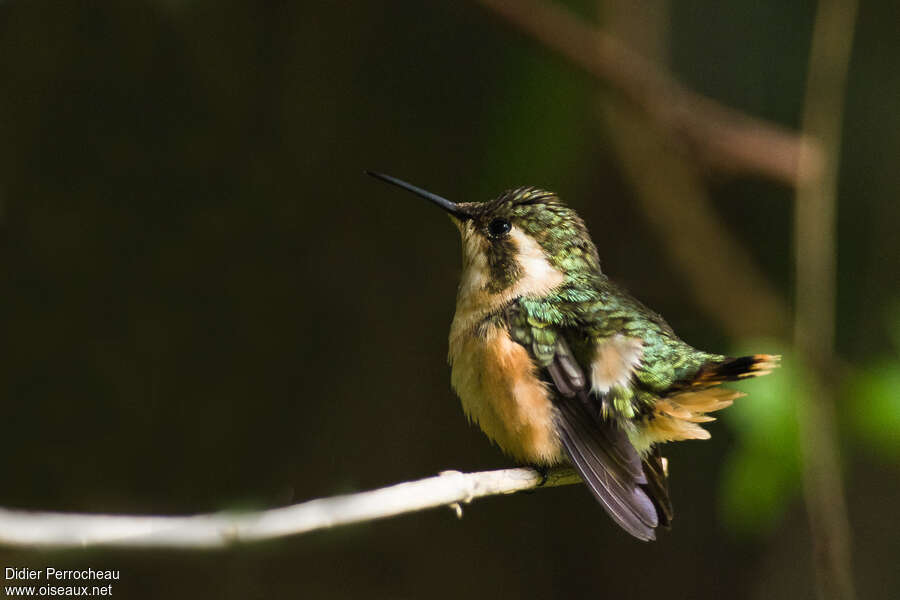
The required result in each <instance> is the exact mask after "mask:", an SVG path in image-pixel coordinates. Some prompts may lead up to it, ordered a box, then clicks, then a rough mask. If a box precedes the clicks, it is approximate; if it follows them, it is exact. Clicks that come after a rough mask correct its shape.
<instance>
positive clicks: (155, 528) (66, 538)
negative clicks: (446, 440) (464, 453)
mask: <svg viewBox="0 0 900 600" xmlns="http://www.w3.org/2000/svg"><path fill="white" fill-rule="evenodd" d="M580 481H581V479H580V478H579V477H578V475H577V473H575V471H574V470H572V469H570V468H557V469H553V470H552V471H550V472H549V473H548V474H547V479H546V481H545V482H544V483H543V485H541V475H540V474H539V473H538V472H537V471H535V470H534V469H527V468H520V469H503V470H499V471H484V472H481V473H461V472H459V471H444V472H443V473H441V474H440V475H438V476H436V477H429V478H427V479H420V480H418V481H410V482H406V483H400V484H397V485H392V486H390V487H385V488H380V489H377V490H372V491H368V492H359V493H356V494H348V495H345V496H334V497H331V498H320V499H317V500H310V501H308V502H303V503H301V504H294V505H291V506H285V507H283V508H273V509H270V510H263V511H258V512H242V513H208V514H200V515H192V516H186V517H175V516H131V515H92V514H76V513H56V512H31V511H22V510H9V509H0V545H6V546H25V547H30V548H43V547H55V548H67V547H70V548H71V547H75V548H83V547H88V546H115V547H120V548H148V547H153V548H222V547H226V546H231V545H235V544H240V543H246V542H257V541H261V540H271V539H275V538H281V537H285V536H289V535H298V534H301V533H308V532H310V531H316V530H320V529H328V528H331V527H338V526H341V525H349V524H351V523H361V522H363V521H374V520H376V519H384V518H386V517H393V516H396V515H401V514H405V513H411V512H416V511H420V510H425V509H427V508H435V507H438V506H449V507H451V508H453V509H454V510H455V511H456V513H457V515H458V516H462V508H461V506H460V504H467V503H469V502H472V501H473V500H475V499H476V498H484V497H485V496H497V495H501V494H513V493H515V492H521V491H523V490H530V489H535V488H538V487H542V488H543V487H555V486H560V485H569V484H573V483H579V482H580Z"/></svg>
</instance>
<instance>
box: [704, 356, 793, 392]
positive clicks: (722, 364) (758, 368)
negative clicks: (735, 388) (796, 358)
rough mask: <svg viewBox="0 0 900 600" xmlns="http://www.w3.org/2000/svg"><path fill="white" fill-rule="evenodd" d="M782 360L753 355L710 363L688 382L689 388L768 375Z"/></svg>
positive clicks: (775, 357) (777, 357)
mask: <svg viewBox="0 0 900 600" xmlns="http://www.w3.org/2000/svg"><path fill="white" fill-rule="evenodd" d="M780 360H781V357H780V356H777V355H775V354H752V355H750V356H741V357H738V358H726V359H725V360H722V361H717V362H710V363H707V364H706V365H704V366H703V367H701V368H700V370H699V371H698V372H697V375H696V376H695V377H694V378H693V379H692V380H691V381H689V382H688V387H691V388H695V389H696V388H705V387H710V386H713V385H718V384H720V383H722V382H724V381H737V380H739V379H747V378H748V377H761V376H763V375H768V374H769V373H771V372H772V369H774V368H775V367H777V366H778V361H780Z"/></svg>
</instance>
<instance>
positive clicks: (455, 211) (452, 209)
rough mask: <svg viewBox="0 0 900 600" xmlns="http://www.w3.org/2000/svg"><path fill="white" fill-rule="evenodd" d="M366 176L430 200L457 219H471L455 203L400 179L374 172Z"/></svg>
mask: <svg viewBox="0 0 900 600" xmlns="http://www.w3.org/2000/svg"><path fill="white" fill-rule="evenodd" d="M366 175H371V176H372V177H374V178H375V179H380V180H382V181H386V182H388V183H390V184H391V185H396V186H397V187H399V188H403V189H404V190H406V191H408V192H412V193H413V194H415V195H416V196H420V197H422V198H425V199H426V200H431V201H432V202H434V203H435V204H437V205H438V206H440V207H441V208H443V209H444V210H446V211H447V212H448V213H450V214H451V215H453V216H454V217H456V218H457V219H468V218H470V217H471V215H470V214H469V213H467V212H466V211H465V210H464V209H463V208H462V207H461V206H459V205H458V204H456V203H455V202H451V201H450V200H447V199H446V198H443V197H441V196H438V195H437V194H432V193H431V192H428V191H426V190H423V189H422V188H420V187H416V186H414V185H412V184H411V183H406V182H405V181H403V180H402V179H397V178H396V177H391V176H390V175H385V174H384V173H376V172H375V171H366Z"/></svg>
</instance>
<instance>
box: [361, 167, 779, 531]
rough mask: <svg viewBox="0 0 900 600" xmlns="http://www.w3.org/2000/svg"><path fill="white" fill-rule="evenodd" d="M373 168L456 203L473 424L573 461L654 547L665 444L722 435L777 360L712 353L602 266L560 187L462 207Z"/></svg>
mask: <svg viewBox="0 0 900 600" xmlns="http://www.w3.org/2000/svg"><path fill="white" fill-rule="evenodd" d="M367 173H368V174H369V175H371V176H373V177H375V178H377V179H380V180H382V181H385V182H387V183H390V184H393V185H395V186H398V187H400V188H403V189H404V190H407V191H409V192H412V193H413V194H416V195H418V196H420V197H422V198H424V199H426V200H430V201H431V202H433V203H434V204H436V205H438V206H439V207H441V208H442V209H444V211H446V212H447V213H448V214H449V216H450V219H451V221H452V222H453V223H454V225H456V227H457V229H458V230H459V233H460V237H461V239H462V263H463V266H462V274H461V280H460V283H459V288H458V292H457V297H456V312H455V315H454V317H453V322H452V324H451V326H450V337H449V353H448V360H449V363H450V367H451V376H450V381H451V384H452V387H453V389H454V390H455V392H456V393H457V395H458V396H459V398H460V400H461V403H462V407H463V410H464V412H465V413H466V415H467V416H468V418H469V420H470V421H474V422H475V423H476V424H477V425H478V426H479V427H480V428H481V430H482V431H483V432H484V433H485V434H486V435H487V437H488V438H490V440H491V441H493V442H494V443H495V444H496V445H497V446H499V447H500V449H501V450H503V451H504V452H505V453H506V454H508V455H509V456H510V457H512V458H513V459H514V460H516V461H518V462H519V463H522V464H527V465H533V466H535V467H536V468H538V469H539V470H541V472H543V473H545V474H546V471H547V469H548V468H549V467H551V466H554V465H557V464H561V463H566V462H567V461H568V462H569V463H571V465H572V466H573V467H574V468H575V469H576V470H577V472H578V473H579V474H580V475H581V478H582V480H583V481H584V482H585V484H586V485H587V487H588V489H590V491H591V493H592V494H593V495H594V497H595V498H596V499H597V500H598V501H599V503H600V504H601V506H602V507H603V508H604V509H605V510H606V512H607V513H608V514H609V516H610V517H611V518H612V519H613V521H615V522H616V523H617V524H618V525H619V526H621V527H622V528H623V529H624V530H625V531H627V532H628V533H629V534H631V535H632V536H634V537H635V538H637V539H639V540H643V541H650V540H654V539H656V529H657V528H658V527H663V528H666V529H668V528H669V527H670V525H671V522H672V517H673V511H672V502H671V500H670V497H669V485H668V462H667V460H666V459H665V458H664V457H663V456H662V454H661V453H660V448H659V447H660V445H661V444H663V443H665V442H672V441H680V440H692V439H708V438H709V437H710V434H709V432H708V431H707V430H705V429H704V428H703V427H702V426H701V425H700V423H704V422H708V421H713V420H714V418H713V417H711V416H710V415H709V414H708V413H711V412H715V411H717V410H720V409H722V408H725V407H727V406H729V405H731V404H732V402H733V401H734V400H735V399H736V398H738V397H740V396H743V395H744V394H742V393H741V392H738V391H734V390H729V389H726V388H722V387H720V384H721V383H723V382H725V381H734V380H740V379H745V378H749V377H758V376H761V375H766V374H768V373H769V372H771V370H772V369H773V368H775V367H776V366H777V364H778V361H779V357H778V356H775V355H770V354H755V355H750V356H741V357H731V356H725V355H722V354H713V353H709V352H704V351H702V350H698V349H696V348H693V347H692V346H690V345H688V344H687V343H685V342H683V341H682V340H681V339H679V338H678V336H677V335H675V332H674V331H673V330H672V328H671V327H670V326H669V324H668V323H666V321H665V320H664V319H663V318H662V317H661V316H660V315H659V314H657V313H655V312H653V311H652V310H650V309H649V308H647V307H646V306H644V305H643V304H642V303H641V302H639V301H638V300H636V299H635V298H633V297H632V296H631V295H630V294H628V293H627V292H626V291H625V290H623V289H622V288H621V287H619V286H617V285H616V284H615V283H613V282H612V281H611V280H610V279H609V278H608V277H607V276H606V275H605V274H604V273H603V271H602V270H601V269H600V259H599V256H598V254H597V248H596V246H595V245H594V243H593V241H591V237H590V235H589V234H588V231H587V228H586V227H585V224H584V222H583V221H582V219H581V218H580V217H579V216H578V214H576V212H575V211H574V210H573V209H571V208H569V207H568V206H567V205H566V204H564V203H563V202H562V200H560V199H559V197H558V196H557V195H556V194H554V193H552V192H548V191H545V190H542V189H538V188H535V187H519V188H516V189H512V190H508V191H506V192H503V193H502V194H500V195H499V196H497V197H496V198H494V199H493V200H489V201H486V202H460V203H456V202H452V201H450V200H447V199H446V198H443V197H441V196H438V195H437V194H433V193H431V192H428V191H426V190H424V189H421V188H419V187H416V186H414V185H411V184H409V183H407V182H405V181H402V180H400V179H397V178H395V177H391V176H389V175H384V174H382V173H375V172H369V171H367Z"/></svg>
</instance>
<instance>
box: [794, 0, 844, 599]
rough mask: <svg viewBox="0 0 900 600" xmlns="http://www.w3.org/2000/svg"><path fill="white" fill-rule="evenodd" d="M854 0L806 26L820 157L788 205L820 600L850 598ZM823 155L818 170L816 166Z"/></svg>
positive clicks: (828, 8)
mask: <svg viewBox="0 0 900 600" xmlns="http://www.w3.org/2000/svg"><path fill="white" fill-rule="evenodd" d="M856 13H857V1H856V0H820V1H819V5H818V8H817V11H816V19H815V24H814V26H813V37H812V46H811V48H810V56H809V71H808V73H807V80H806V97H805V100H804V107H803V131H804V132H806V134H808V135H811V136H815V137H816V138H818V139H820V140H821V141H822V149H823V154H822V158H820V157H812V158H806V157H803V156H801V163H800V164H801V172H805V171H806V170H807V169H809V172H810V173H809V175H810V176H808V177H804V178H803V183H802V184H801V185H799V186H798V187H797V194H796V201H795V209H794V243H795V254H796V257H795V260H796V284H795V285H796V297H797V308H796V315H795V322H794V340H795V343H796V346H797V349H798V351H799V353H800V355H801V356H803V357H804V358H805V359H806V361H807V364H808V365H809V367H810V370H809V372H810V373H809V377H810V381H809V388H810V389H809V394H808V396H807V397H806V398H804V399H802V401H801V402H798V421H799V423H800V440H801V448H802V454H803V456H802V459H803V487H804V498H805V501H806V507H807V512H808V514H809V525H810V532H811V534H812V541H813V550H814V558H815V560H814V564H815V569H816V581H817V584H818V592H819V596H820V597H821V598H828V599H831V598H838V599H841V600H849V599H851V598H853V597H854V596H855V592H854V585H853V574H852V570H851V561H850V525H849V522H848V518H847V509H846V503H845V500H844V490H843V482H842V477H841V461H840V458H839V456H838V442H837V427H836V425H835V416H834V412H835V408H834V395H833V392H832V390H833V389H834V387H835V386H834V385H833V381H831V380H830V378H829V373H830V372H831V365H832V364H833V362H834V321H835V293H836V291H835V290H836V276H835V272H836V260H837V251H836V242H835V216H836V213H837V179H838V168H839V164H840V148H841V125H842V121H843V114H844V95H845V93H846V81H847V71H848V67H849V63H850V53H851V49H852V46H853V35H854V31H855V28H856ZM822 159H824V168H819V166H818V165H817V164H811V165H808V164H807V163H808V162H811V163H818V162H820V161H821V160H822Z"/></svg>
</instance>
